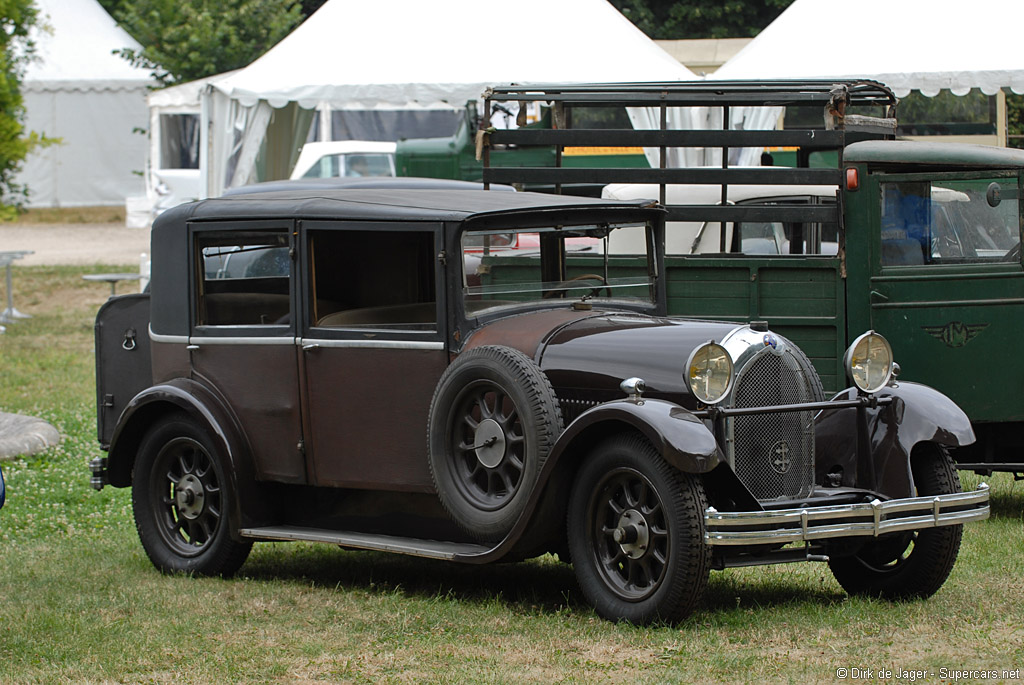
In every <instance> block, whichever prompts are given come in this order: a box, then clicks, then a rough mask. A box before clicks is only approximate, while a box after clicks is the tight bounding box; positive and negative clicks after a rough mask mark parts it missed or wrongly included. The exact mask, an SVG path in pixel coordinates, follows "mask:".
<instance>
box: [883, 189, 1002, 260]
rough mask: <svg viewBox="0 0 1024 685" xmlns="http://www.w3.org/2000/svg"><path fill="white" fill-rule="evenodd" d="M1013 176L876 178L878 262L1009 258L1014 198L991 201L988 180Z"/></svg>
mask: <svg viewBox="0 0 1024 685" xmlns="http://www.w3.org/2000/svg"><path fill="white" fill-rule="evenodd" d="M999 181H1001V182H1002V183H1003V184H1009V186H1010V187H1012V188H1014V190H1016V182H1015V180H1013V179H991V178H988V179H963V180H960V179H950V180H946V179H943V180H942V181H934V182H931V181H899V182H887V183H882V184H881V189H882V222H881V246H882V250H881V252H882V254H881V257H882V265H883V266H913V265H923V264H963V263H970V262H976V263H979V262H991V261H1003V260H1006V259H1009V258H1010V256H1011V255H1013V254H1014V248H1015V247H1016V246H1017V245H1018V244H1019V243H1020V231H1021V225H1020V213H1019V210H1018V202H1017V199H1016V198H1007V199H1003V200H1002V201H1001V202H999V203H998V204H996V206H992V205H991V204H990V203H989V202H988V201H987V200H986V190H987V188H988V186H989V185H991V184H992V183H995V182H999Z"/></svg>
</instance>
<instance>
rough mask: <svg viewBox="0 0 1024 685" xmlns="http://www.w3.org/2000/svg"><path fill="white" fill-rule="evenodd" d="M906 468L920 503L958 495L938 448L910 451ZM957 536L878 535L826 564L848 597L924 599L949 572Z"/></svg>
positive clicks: (944, 531)
mask: <svg viewBox="0 0 1024 685" xmlns="http://www.w3.org/2000/svg"><path fill="white" fill-rule="evenodd" d="M911 468H912V471H913V474H914V483H915V485H916V486H917V495H918V496H920V497H923V496H926V495H944V494H948V493H953V492H960V477H959V476H958V475H957V473H956V469H955V468H954V467H953V461H952V459H950V457H949V454H948V453H947V452H946V449H945V448H944V447H942V446H940V445H935V444H927V445H922V446H920V447H918V448H917V449H915V450H914V453H913V455H912V456H911ZM962 534H963V526H962V525H960V526H943V527H941V528H926V529H924V530H915V531H910V532H906V533H894V534H892V535H883V536H881V537H879V538H878V540H877V541H875V542H870V543H868V544H866V545H864V546H863V547H862V548H861V549H860V550H859V551H858V552H857V553H856V554H854V555H852V556H847V557H834V558H832V559H831V560H830V561H829V566H830V567H831V568H832V574H833V575H834V576H835V577H836V580H837V581H839V584H840V585H842V586H843V589H844V590H846V591H847V592H849V593H850V594H852V595H868V596H872V597H883V598H885V599H910V598H914V597H920V598H924V597H930V596H932V595H933V594H935V592H936V591H938V589H939V588H940V587H942V584H943V583H944V582H946V578H947V577H949V572H950V571H951V570H953V563H954V562H955V561H956V557H957V554H958V553H959V551H960V538H961V535H962Z"/></svg>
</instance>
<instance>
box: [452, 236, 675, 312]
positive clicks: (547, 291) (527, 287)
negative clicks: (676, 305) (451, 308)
mask: <svg viewBox="0 0 1024 685" xmlns="http://www.w3.org/2000/svg"><path fill="white" fill-rule="evenodd" d="M651 235H652V233H651V227H650V226H649V225H648V224H644V223H639V224H618V225H616V224H612V225H608V224H604V225H585V226H552V227H544V228H530V229H528V230H525V229H524V230H522V231H518V230H510V229H507V228H506V229H504V230H495V231H472V232H466V233H464V234H463V236H462V260H463V266H464V271H463V274H464V278H463V295H464V297H465V304H466V311H467V313H469V314H476V313H479V312H483V311H488V310H492V309H500V308H504V307H515V306H520V305H523V304H525V303H530V302H543V303H554V302H556V301H560V300H562V301H564V300H566V299H571V300H575V301H595V302H597V301H603V302H609V303H620V304H624V305H649V304H651V303H653V301H654V282H655V275H654V266H653V264H654V259H653V252H652V250H651V247H650V246H651V243H652V240H651ZM542 252H543V255H544V258H543V259H542V257H541V255H542ZM559 253H563V254H564V255H565V260H564V262H561V261H560V260H558V258H557V255H558V254H559Z"/></svg>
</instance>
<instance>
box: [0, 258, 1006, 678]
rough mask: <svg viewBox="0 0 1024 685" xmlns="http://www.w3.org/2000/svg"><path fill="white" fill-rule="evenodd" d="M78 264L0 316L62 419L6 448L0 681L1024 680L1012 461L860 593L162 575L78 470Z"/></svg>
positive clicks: (757, 583)
mask: <svg viewBox="0 0 1024 685" xmlns="http://www.w3.org/2000/svg"><path fill="white" fill-rule="evenodd" d="M128 268H130V267H128ZM110 270H111V267H110V266H109V265H105V266H102V267H99V266H98V267H96V268H95V271H110ZM87 271H88V269H82V268H81V267H23V268H18V269H17V270H16V279H17V283H16V286H15V287H16V290H17V294H18V308H19V309H20V310H22V311H24V312H27V313H30V314H32V315H33V318H31V319H28V320H26V321H23V322H20V323H17V324H14V325H10V326H8V327H7V333H6V334H5V335H0V369H2V373H0V410H2V411H6V412H16V413H24V414H30V415H34V416H38V417H41V418H44V419H46V420H48V421H50V422H51V423H53V424H54V425H55V426H56V427H57V428H58V430H60V432H61V434H62V435H63V436H64V439H63V442H62V444H61V445H60V446H58V447H56V448H54V449H52V450H50V451H47V452H45V453H43V454H40V455H37V456H34V457H30V458H21V459H16V460H14V461H12V462H5V463H4V464H3V467H4V472H5V474H6V475H7V485H8V500H7V505H6V507H5V508H4V509H3V510H2V511H0V683H61V682H73V683H80V682H85V683H106V682H127V683H136V682H138V683H228V682H245V683H262V682H280V683H293V682H299V683H305V682H346V683H348V682H356V683H359V682H382V681H383V682H423V681H428V682H453V683H457V682H473V683H477V682H484V683H507V682H545V683H547V682H556V681H558V682H580V683H594V682H598V683H599V682H612V683H619V682H624V683H627V682H628V683H662V682H687V683H689V682H736V681H740V682H763V681H766V680H767V681H782V682H794V683H804V682H836V680H837V670H838V669H842V668H847V669H861V672H860V673H859V674H860V675H864V673H863V672H864V671H867V670H869V669H870V670H871V671H873V672H874V673H873V675H874V676H875V679H876V680H879V681H881V680H889V681H894V680H896V678H895V676H896V673H897V671H898V670H899V669H903V670H905V671H914V670H924V671H926V672H928V674H929V675H927V676H925V677H924V678H921V677H917V678H916V680H917V681H918V682H921V681H922V680H923V681H925V682H940V681H945V682H949V681H953V680H955V678H954V675H953V674H949V673H946V676H947V677H946V678H942V676H943V674H944V672H943V671H942V670H941V669H947V670H951V669H959V670H964V669H985V670H996V671H997V673H996V675H997V678H996V680H999V679H1000V677H1002V676H1001V674H1000V673H998V671H1000V670H1002V669H1007V670H1013V669H1018V671H1017V675H1018V678H1024V518H1022V511H1024V483H1015V482H1014V481H1013V479H1012V477H1009V476H1007V475H1005V474H996V475H995V476H993V477H991V478H988V479H986V480H987V481H988V482H989V483H990V484H991V485H992V488H993V495H992V499H993V517H992V519H990V520H989V521H984V522H978V523H972V524H969V525H968V526H967V527H966V530H965V532H964V543H963V547H962V548H961V552H960V558H959V561H958V562H957V565H956V567H955V569H954V570H953V574H952V576H951V577H950V579H949V580H948V581H947V582H946V584H945V586H944V587H943V588H942V589H941V590H940V591H939V592H938V594H936V595H935V596H934V597H933V598H931V599H930V600H926V601H913V602H907V603H890V602H885V601H878V600H867V599H859V598H850V597H848V596H846V594H845V593H844V592H843V591H842V589H841V588H840V587H839V585H838V584H837V583H836V582H835V580H833V578H832V576H831V574H830V572H829V570H828V567H827V566H826V565H824V564H815V563H808V564H797V565H789V566H775V567H764V568H755V569H734V570H729V571H725V572H714V573H713V574H712V576H711V585H710V591H709V593H708V595H707V599H706V601H705V603H704V605H703V607H702V608H701V610H699V611H698V612H697V613H696V614H695V615H694V616H692V617H691V618H690V619H688V620H687V621H686V622H684V623H682V624H680V625H675V626H662V627H655V628H635V627H632V626H628V625H616V624H613V623H609V622H607V621H604V620H601V619H599V618H597V617H596V616H595V615H594V614H593V612H592V611H591V610H590V609H589V608H588V607H587V606H586V605H585V604H584V603H583V600H582V597H581V595H580V592H579V591H578V589H577V588H576V585H575V580H574V577H573V574H572V569H571V568H570V567H568V566H566V565H564V564H560V563H559V562H558V561H556V560H554V559H551V558H543V559H539V560H533V561H529V562H524V563H519V564H507V565H498V566H490V567H482V568H478V567H467V566H458V565H452V564H446V563H443V562H432V561H427V560H420V559H411V558H406V557H399V556H389V555H385V554H376V553H366V552H345V551H341V550H338V549H336V548H334V547H330V546H315V545H312V544H298V543H260V544H257V545H256V546H255V548H254V550H253V553H252V555H251V556H250V558H249V560H248V561H247V562H246V564H245V565H244V566H243V567H242V569H241V572H240V574H239V575H238V576H237V577H235V578H232V579H228V580H224V579H209V578H189V577H183V576H175V577H171V576H165V575H161V574H160V573H158V572H157V571H156V570H155V569H154V568H153V567H152V565H151V564H150V563H149V560H148V559H147V558H146V556H145V554H144V552H143V551H142V547H141V545H140V544H139V541H138V538H137V536H136V532H135V527H134V523H133V521H132V517H131V499H130V493H129V491H128V490H122V489H115V488H109V487H108V488H106V489H104V490H103V491H102V492H96V491H94V490H92V489H91V488H90V487H89V473H88V469H87V468H86V465H87V464H88V462H89V460H90V459H92V458H93V457H95V456H98V455H99V454H100V451H99V448H98V446H97V443H96V437H95V434H96V427H95V414H94V404H95V396H94V393H95V389H94V383H93V373H94V371H93V353H92V322H93V317H94V315H95V312H96V310H97V309H98V307H99V306H100V305H101V304H102V303H103V301H104V299H105V297H106V294H107V293H108V289H107V286H106V285H105V284H97V283H89V282H86V281H83V280H82V278H81V275H82V273H84V272H87ZM962 477H963V480H964V485H965V487H967V486H974V485H976V484H977V482H978V481H979V478H978V477H977V476H974V475H973V474H964V475H963V476H962ZM883 669H889V670H890V671H892V672H893V677H892V678H884V677H882V678H879V677H878V675H879V671H880V670H883ZM974 675H975V676H981V675H984V674H981V673H976V674H974ZM1011 676H1012V674H1007V675H1006V677H1005V678H1004V679H1005V680H1006V682H1013V679H1012V677H1011ZM861 680H864V678H861ZM978 680H983V678H981V677H973V678H972V677H968V678H963V679H960V680H959V681H958V682H972V681H978ZM903 681H904V682H910V681H911V678H910V676H908V677H906V678H904V679H903Z"/></svg>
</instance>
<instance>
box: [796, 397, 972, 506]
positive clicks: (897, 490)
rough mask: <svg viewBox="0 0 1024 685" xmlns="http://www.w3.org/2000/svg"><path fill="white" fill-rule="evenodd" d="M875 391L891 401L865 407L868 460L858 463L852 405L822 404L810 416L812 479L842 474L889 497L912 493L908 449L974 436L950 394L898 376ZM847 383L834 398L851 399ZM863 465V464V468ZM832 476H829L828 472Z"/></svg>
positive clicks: (955, 443)
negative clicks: (813, 455) (826, 406)
mask: <svg viewBox="0 0 1024 685" xmlns="http://www.w3.org/2000/svg"><path fill="white" fill-rule="evenodd" d="M876 396H877V397H879V398H884V397H891V398H893V401H892V404H888V405H879V406H876V407H874V408H871V407H867V408H865V409H864V410H863V411H864V415H865V418H866V423H867V425H866V438H867V446H868V448H869V450H870V458H869V463H867V464H864V463H859V462H858V458H857V450H858V437H857V432H858V430H859V429H858V419H857V412H858V410H857V409H854V408H844V409H825V410H822V411H821V412H819V413H818V415H817V416H816V417H815V422H814V427H815V453H816V461H817V466H816V470H817V472H816V481H817V482H818V483H826V482H828V481H829V479H830V476H829V474H830V473H832V474H841V476H842V481H841V483H840V484H841V485H843V486H846V487H857V488H864V489H867V490H874V491H876V492H879V493H881V494H884V495H886V496H888V497H911V496H913V494H914V488H913V475H912V473H911V468H910V454H911V452H912V451H913V449H914V447H915V446H916V445H917V444H919V443H922V442H934V443H936V444H939V445H943V446H945V447H949V448H954V447H962V446H964V445H969V444H971V443H973V442H974V431H973V430H972V429H971V422H970V420H969V419H968V418H967V415H966V414H964V412H963V410H962V409H960V407H958V406H957V405H956V404H955V403H954V402H953V400H951V399H949V398H948V397H946V396H945V395H943V394H942V393H941V392H939V391H938V390H935V389H934V388H930V387H928V386H926V385H921V384H919V383H910V382H902V381H901V382H900V383H898V384H897V385H895V386H890V387H886V388H883V389H882V390H880V391H879V392H878V393H876ZM856 397H857V390H856V389H855V388H847V389H846V390H843V391H841V392H840V393H839V394H837V395H836V396H835V397H834V398H833V400H852V399H856ZM865 467H867V468H865ZM832 477H834V476H832Z"/></svg>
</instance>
